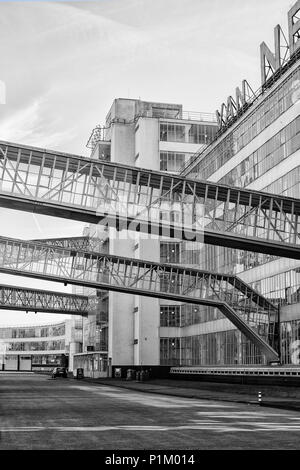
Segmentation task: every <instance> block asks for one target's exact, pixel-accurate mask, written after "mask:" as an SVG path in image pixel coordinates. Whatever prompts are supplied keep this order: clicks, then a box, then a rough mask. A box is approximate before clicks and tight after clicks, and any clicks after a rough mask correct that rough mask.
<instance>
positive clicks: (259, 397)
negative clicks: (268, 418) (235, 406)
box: [257, 392, 261, 405]
mask: <svg viewBox="0 0 300 470" xmlns="http://www.w3.org/2000/svg"><path fill="white" fill-rule="evenodd" d="M257 401H258V404H259V405H261V392H258V396H257Z"/></svg>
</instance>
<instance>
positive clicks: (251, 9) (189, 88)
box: [0, 0, 294, 326]
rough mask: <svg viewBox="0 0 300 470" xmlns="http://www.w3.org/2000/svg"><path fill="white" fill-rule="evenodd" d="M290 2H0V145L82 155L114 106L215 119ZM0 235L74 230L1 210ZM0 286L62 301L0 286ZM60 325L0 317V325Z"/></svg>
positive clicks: (252, 79) (77, 226)
mask: <svg viewBox="0 0 300 470" xmlns="http://www.w3.org/2000/svg"><path fill="white" fill-rule="evenodd" d="M293 4H294V2H293V1H290V0H263V1H262V0H243V1H241V0H94V1H79V0H78V1H72V0H69V1H46V0H35V1H27V0H24V1H14V0H9V1H8V0H7V1H5V0H0V57H1V62H0V103H1V104H0V140H7V141H12V142H18V143H23V144H28V145H35V146H38V147H44V148H49V149H57V150H60V151H66V152H72V153H75V154H79V155H84V156H88V155H89V152H88V149H87V148H86V142H87V139H88V137H89V135H90V133H91V130H92V129H93V128H94V127H95V126H96V125H97V124H103V123H104V122H105V116H106V114H107V112H108V110H109V108H110V106H111V104H112V101H113V100H114V99H115V98H120V97H122V98H136V99H139V98H140V99H142V100H145V101H161V102H170V103H181V104H183V108H184V109H185V110H187V111H201V112H214V111H215V110H216V109H218V108H219V107H220V104H221V103H222V102H223V101H224V100H226V99H227V96H229V95H231V94H234V93H235V88H236V86H240V85H241V81H242V80H243V79H244V78H246V79H247V80H248V82H249V83H250V85H251V86H252V88H253V89H254V90H256V89H257V88H259V86H260V57H259V45H260V43H261V42H262V41H265V42H266V43H267V44H268V45H269V47H270V48H271V49H273V34H274V33H273V29H274V27H275V25H276V24H278V23H279V24H281V26H282V28H283V30H284V31H285V32H286V35H287V12H288V10H289V8H290V7H291V6H292V5H293ZM0 217H1V218H0V220H1V222H0V235H2V236H8V237H14V238H22V239H30V238H47V237H49V238H50V237H55V236H57V237H59V236H61V237H62V236H76V235H81V234H82V230H83V228H84V225H85V224H82V223H79V222H74V221H71V220H63V219H53V218H50V217H46V216H37V215H33V214H30V213H25V212H15V211H10V210H8V209H2V208H0ZM0 283H6V284H11V285H20V286H21V285H22V286H28V287H33V286H35V287H38V288H45V289H49V290H51V289H54V290H59V291H62V292H63V291H68V292H70V291H71V288H70V287H67V288H64V287H63V285H60V284H59V285H57V284H53V283H49V282H42V281H36V280H35V281H32V280H30V279H26V278H22V277H18V278H15V277H13V276H7V275H0ZM61 319H62V316H61V315H60V316H58V315H49V314H36V315H34V314H25V313H21V312H9V311H7V312H6V311H0V326H1V325H15V324H34V323H42V322H43V323H44V322H48V323H49V322H53V321H56V320H61Z"/></svg>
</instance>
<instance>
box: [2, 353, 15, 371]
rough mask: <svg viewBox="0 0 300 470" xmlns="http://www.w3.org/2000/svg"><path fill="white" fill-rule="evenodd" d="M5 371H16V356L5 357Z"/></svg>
mask: <svg viewBox="0 0 300 470" xmlns="http://www.w3.org/2000/svg"><path fill="white" fill-rule="evenodd" d="M5 370H18V356H17V355H11V356H5Z"/></svg>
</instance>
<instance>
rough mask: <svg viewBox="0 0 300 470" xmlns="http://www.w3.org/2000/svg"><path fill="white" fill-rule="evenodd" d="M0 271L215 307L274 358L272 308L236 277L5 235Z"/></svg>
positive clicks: (0, 245) (0, 240)
mask: <svg viewBox="0 0 300 470" xmlns="http://www.w3.org/2000/svg"><path fill="white" fill-rule="evenodd" d="M0 272H5V273H10V274H15V275H21V276H29V277H37V278H43V279H47V280H52V281H56V282H57V281H58V282H64V283H71V284H78V285H83V286H89V287H94V288H98V289H104V290H114V291H118V292H124V293H132V294H138V295H143V296H150V297H158V298H166V299H171V300H173V301H181V302H186V303H193V304H202V305H208V306H212V307H217V308H219V309H220V310H221V311H222V313H223V314H224V315H225V316H226V317H227V318H228V319H229V320H230V321H231V322H232V323H233V324H234V325H235V326H236V327H237V328H239V329H240V330H241V331H242V332H243V333H244V334H245V335H246V337H248V338H249V339H250V340H251V341H253V342H254V343H255V344H256V345H257V346H258V347H259V348H260V349H261V351H262V352H263V354H265V356H266V357H267V359H269V360H278V355H277V353H276V352H275V350H274V347H275V342H276V338H275V335H274V329H273V328H272V327H271V326H272V322H273V323H274V316H276V313H277V311H276V307H274V306H273V305H272V304H271V303H270V302H269V301H268V300H267V299H266V298H264V297H263V296H261V295H260V294H259V293H258V292H256V291H255V290H253V289H252V288H250V287H249V286H248V285H247V284H245V283H244V282H243V281H241V280H240V279H239V278H238V277H236V276H230V275H225V274H218V273H211V272H207V271H199V270H197V269H192V268H186V267H182V266H176V265H169V264H161V263H153V262H150V261H143V260H136V259H131V258H125V257H118V256H114V255H108V254H100V253H92V252H85V251H76V250H70V249H69V250H68V249H63V248H59V247H56V246H51V245H49V244H43V243H39V242H35V241H21V240H16V239H9V238H4V237H0ZM272 318H273V320H272Z"/></svg>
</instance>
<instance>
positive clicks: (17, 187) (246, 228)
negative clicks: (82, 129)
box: [0, 142, 300, 259]
mask: <svg viewBox="0 0 300 470" xmlns="http://www.w3.org/2000/svg"><path fill="white" fill-rule="evenodd" d="M0 206H3V207H9V208H10V209H17V210H25V211H33V212H35V213H39V214H46V215H52V216H56V217H65V218H71V219H74V220H80V221H86V222H91V223H102V224H104V225H107V226H110V227H115V228H116V229H117V230H122V229H126V230H133V231H140V232H146V233H152V234H155V235H163V236H168V237H176V238H180V239H183V240H192V241H200V242H205V243H210V244H214V245H221V246H230V247H234V248H239V249H245V250H249V251H258V252H263V253H269V254H275V255H278V256H284V257H291V258H295V259H300V249H299V248H300V239H299V232H300V225H299V215H300V200H299V199H294V198H289V197H284V196H277V195H272V194H269V193H263V192H258V191H252V190H246V189H239V188H232V187H229V186H225V185H220V184H216V183H211V182H205V181H199V180H193V179H187V178H185V177H182V176H177V175H169V174H165V173H163V172H159V171H152V170H145V169H140V168H136V167H130V166H124V165H119V164H113V163H110V162H103V161H99V160H93V159H88V158H83V157H79V156H75V155H70V154H64V153H59V152H53V151H47V150H43V149H39V148H35V147H28V146H24V145H18V144H11V143H7V142H0Z"/></svg>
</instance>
